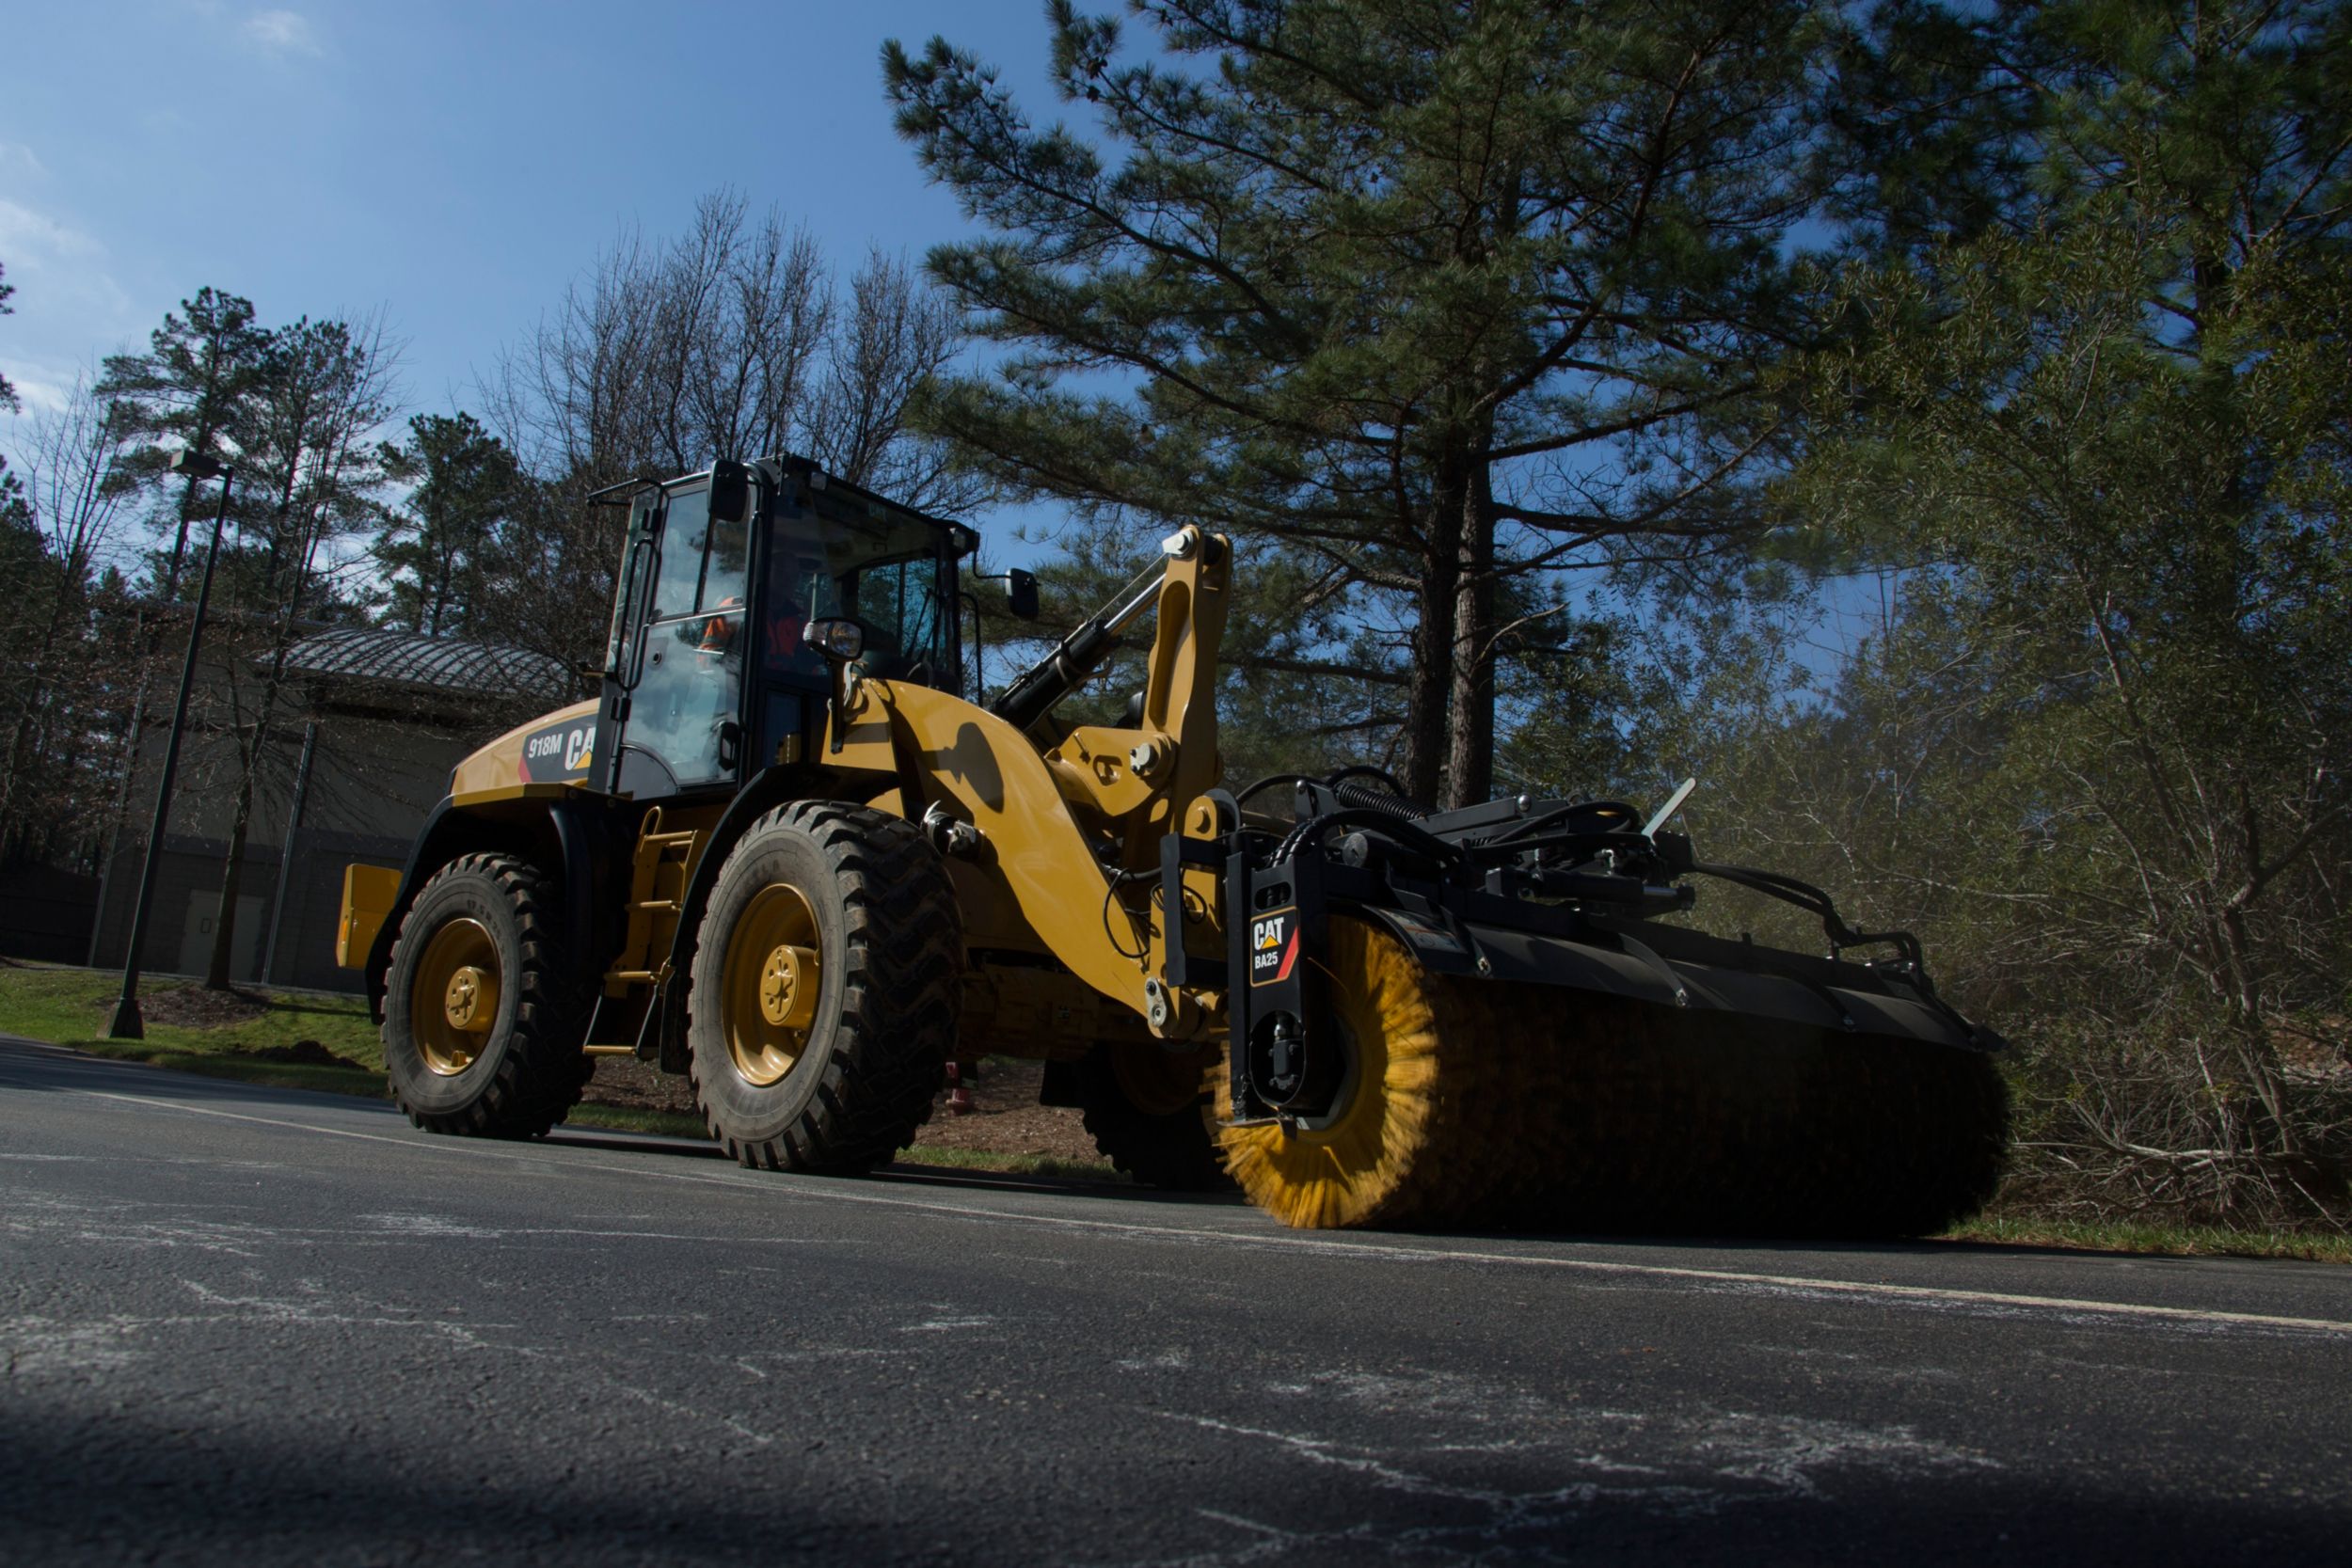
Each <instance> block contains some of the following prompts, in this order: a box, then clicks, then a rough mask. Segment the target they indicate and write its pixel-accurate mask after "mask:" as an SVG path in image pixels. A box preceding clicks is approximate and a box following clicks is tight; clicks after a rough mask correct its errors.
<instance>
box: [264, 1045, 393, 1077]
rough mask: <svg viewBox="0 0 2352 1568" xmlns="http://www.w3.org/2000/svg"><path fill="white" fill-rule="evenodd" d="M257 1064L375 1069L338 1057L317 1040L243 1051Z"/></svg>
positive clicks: (361, 1069)
mask: <svg viewBox="0 0 2352 1568" xmlns="http://www.w3.org/2000/svg"><path fill="white" fill-rule="evenodd" d="M238 1054H239V1055H242V1056H250V1057H252V1058H253V1059H254V1060H255V1061H257V1062H298V1063H300V1064H301V1065H302V1066H304V1067H347V1068H356V1069H358V1070H359V1071H361V1072H373V1071H374V1070H375V1069H373V1068H372V1067H370V1066H368V1064H367V1063H365V1062H355V1061H353V1060H352V1059H351V1058H350V1057H348V1056H338V1055H336V1054H335V1053H333V1052H332V1051H329V1050H327V1049H326V1047H325V1046H323V1045H321V1044H320V1043H319V1042H318V1041H316V1040H296V1041H294V1044H292V1045H265V1046H262V1048H261V1049H259V1050H257V1051H243V1052H239V1053H238Z"/></svg>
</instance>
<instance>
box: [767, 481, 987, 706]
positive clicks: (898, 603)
mask: <svg viewBox="0 0 2352 1568" xmlns="http://www.w3.org/2000/svg"><path fill="white" fill-rule="evenodd" d="M945 544H946V541H945V540H944V539H943V537H942V535H941V532H940V531H939V529H938V528H937V527H936V526H935V525H933V524H930V523H927V522H922V521H918V520H916V519H914V518H913V517H909V516H907V515H904V514H902V513H894V512H890V511H886V510H883V509H881V508H879V507H878V508H875V509H873V510H872V511H870V512H869V513H866V514H864V515H855V514H852V515H821V514H814V513H809V512H802V513H800V514H799V515H790V516H786V517H783V518H780V519H779V520H778V521H777V524H776V538H775V547H774V548H773V549H772V550H771V551H770V552H769V557H768V626H769V636H768V645H767V649H766V657H767V668H768V672H769V673H771V674H775V675H798V676H816V677H818V678H820V679H821V678H822V677H823V675H824V673H825V666H824V661H823V660H822V659H821V658H819V657H818V656H817V655H816V654H815V653H813V652H811V651H810V650H808V649H806V648H804V647H803V646H802V641H801V640H802V633H803V628H804V627H805V626H807V624H808V623H809V622H810V621H813V620H819V619H823V618H825V617H829V616H838V615H846V616H850V617H853V618H854V619H856V620H857V622H858V623H859V624H860V625H862V626H864V627H865V628H866V656H865V664H866V669H867V670H868V671H869V672H871V673H874V674H876V675H878V676H882V677H884V678H891V679H902V680H912V681H917V682H920V683H922V684H924V685H927V686H949V685H952V684H953V682H954V679H955V652H954V648H953V645H952V644H951V643H950V641H949V638H950V636H951V635H952V631H953V626H952V621H951V617H950V614H949V611H948V608H947V603H946V592H947V589H946V581H947V579H946V572H947V571H948V569H949V568H948V565H947V559H946V548H945Z"/></svg>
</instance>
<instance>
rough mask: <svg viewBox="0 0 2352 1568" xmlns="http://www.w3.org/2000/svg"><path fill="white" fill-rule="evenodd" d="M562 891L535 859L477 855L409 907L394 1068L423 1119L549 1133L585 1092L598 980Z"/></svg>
mask: <svg viewBox="0 0 2352 1568" xmlns="http://www.w3.org/2000/svg"><path fill="white" fill-rule="evenodd" d="M555 903H556V901H555V899H554V897H553V895H552V883H551V882H550V880H549V879H548V878H547V877H545V876H544V875H542V874H541V873H540V872H539V871H538V870H537V868H535V867H533V866H532V865H531V864H530V863H528V862H526V861H521V860H517V859H516V858H515V857H514V856H512V855H465V856H461V857H460V858H458V859H457V860H454V861H452V862H451V863H449V864H447V865H445V866H443V867H441V869H440V870H438V871H437V872H435V873H434V874H433V877H432V879H431V880H429V881H427V882H426V883H425V884H424V888H423V891H421V893H419V894H418V895H417V897H416V901H415V902H414V903H412V904H410V905H409V906H408V911H407V913H406V914H405V916H403V917H402V920H401V923H400V933H399V936H398V937H397V938H396V939H395V940H394V942H393V943H392V955H391V966H390V968H389V971H388V972H387V974H386V983H385V992H384V1033H383V1039H384V1068H385V1073H386V1076H387V1077H388V1078H389V1080H390V1082H391V1091H392V1100H393V1102H394V1103H396V1104H397V1105H399V1106H400V1108H401V1109H402V1110H403V1111H405V1112H406V1113H407V1114H408V1119H409V1120H410V1121H412V1122H414V1123H415V1124H416V1125H417V1126H419V1127H421V1128H423V1129H424V1130H425V1131H427V1132H451V1133H457V1134H460V1135H463V1136H468V1137H477V1138H535V1137H537V1136H539V1135H540V1134H541V1133H543V1132H547V1131H548V1129H549V1128H551V1127H553V1126H555V1124H556V1123H558V1122H560V1121H562V1120H563V1119H564V1117H565V1116H566V1115H567V1114H568V1113H569V1112H570V1110H571V1108H572V1107H573V1106H574V1105H576V1104H578V1103H579V1102H580V1085H582V1084H584V1083H586V1082H587V1080H588V1072H589V1069H590V1066H591V1064H590V1062H589V1060H588V1056H587V1053H585V1052H584V1051H582V1050H581V1049H580V1047H581V1039H582V1036H583V1035H584V1034H585V1032H586V1028H587V1017H586V1008H585V1006H584V1005H583V1004H584V1002H585V1000H586V995H587V987H586V984H585V983H584V982H583V981H582V979H581V978H580V975H579V974H577V973H576V972H575V970H574V967H573V964H572V960H571V957H570V955H568V954H566V953H565V952H564V949H563V946H562V943H561V942H560V941H559V940H558V939H557V937H556V935H555V932H556V920H555Z"/></svg>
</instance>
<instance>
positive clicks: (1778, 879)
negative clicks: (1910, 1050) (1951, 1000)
mask: <svg viewBox="0 0 2352 1568" xmlns="http://www.w3.org/2000/svg"><path fill="white" fill-rule="evenodd" d="M1691 869H1692V870H1693V871H1695V872H1697V873H1699V874H1700V875H1701V876H1704V877H1713V878H1716V879H1719V880H1722V881H1726V882H1731V883H1735V884H1737V885H1738V886H1740V887H1744V888H1748V889H1751V890H1753V891H1754V892H1756V893H1761V894H1763V895H1766V896H1768V897H1772V898H1777V899H1779V900H1780V901H1781V902H1782V903H1784V904H1791V905H1794V906H1795V907H1796V908H1798V909H1801V910H1803V911H1805V912H1806V913H1807V914H1812V915H1818V916H1819V917H1820V922H1821V934H1822V935H1824V936H1826V937H1828V938H1829V942H1830V946H1831V947H1833V948H1840V947H1867V946H1870V945H1873V944H1875V943H1878V942H1892V943H1893V944H1894V945H1895V947H1896V948H1897V949H1898V950H1899V952H1900V953H1901V954H1902V956H1903V958H1905V959H1906V960H1907V961H1908V962H1909V963H1910V964H1911V966H1912V968H1913V969H1914V970H1915V971H1917V972H1918V973H1919V974H1921V975H1922V976H1924V975H1925V974H1926V956H1925V954H1924V953H1923V952H1922V950H1921V949H1920V946H1919V939H1918V938H1917V937H1915V936H1913V935H1912V934H1911V933H1910V932H1909V931H1862V930H1856V929H1855V928H1854V927H1851V926H1849V925H1847V924H1846V920H1845V917H1844V916H1843V915H1841V914H1839V913H1838V912H1837V905H1836V902H1835V901H1833V900H1832V899H1831V897H1830V895H1828V894H1826V893H1824V892H1822V891H1821V890H1820V888H1818V887H1815V886H1814V885H1813V884H1812V883H1810V882H1801V881H1799V880H1797V879H1796V878H1794V877H1787V876H1783V875H1782V874H1781V873H1779V872H1777V871H1756V870H1752V869H1750V868H1749V867H1746V866H1741V865H1710V864H1708V863H1706V862H1704V861H1693V862H1692V863H1691Z"/></svg>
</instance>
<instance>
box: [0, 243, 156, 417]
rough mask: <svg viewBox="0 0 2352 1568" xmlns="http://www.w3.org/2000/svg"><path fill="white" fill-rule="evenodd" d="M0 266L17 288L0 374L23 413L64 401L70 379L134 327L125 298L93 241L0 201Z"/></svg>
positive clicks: (0, 335)
mask: <svg viewBox="0 0 2352 1568" xmlns="http://www.w3.org/2000/svg"><path fill="white" fill-rule="evenodd" d="M0 265H5V266H6V267H7V269H8V272H7V281H8V283H10V284H12V285H13V286H14V287H15V289H16V295H15V297H14V298H12V299H10V300H9V301H8V304H9V305H10V306H11V307H12V308H13V310H14V313H13V314H11V315H8V316H0V342H5V344H6V348H7V353H6V355H5V356H0V373H5V374H6V375H7V376H8V379H9V380H10V381H12V382H14V383H15V384H16V390H17V394H18V395H19V396H20V397H22V398H23V399H24V406H25V409H26V411H27V412H30V411H32V410H34V409H36V408H42V407H53V406H56V404H60V403H62V402H63V401H64V399H65V394H66V391H67V389H68V388H71V387H72V385H73V377H74V375H75V373H76V372H78V371H79V370H80V369H81V368H82V366H83V364H84V363H85V362H86V361H87V358H88V356H90V355H91V354H92V353H93V352H97V353H104V352H107V351H109V350H111V349H113V348H114V347H116V346H117V345H118V344H119V342H120V341H122V340H124V339H125V338H127V337H129V336H130V335H131V333H132V332H133V331H134V330H135V328H136V327H137V325H138V321H137V319H136V317H135V315H134V313H133V310H132V307H131V298H130V295H129V294H127V293H124V292H123V289H122V287H121V285H119V283H117V282H116V281H115V279H114V276H113V274H112V273H110V272H108V271H107V268H106V247H105V245H103V244H101V243H100V242H99V240H98V239H97V238H96V236H94V235H92V234H89V233H87V232H86V231H85V230H80V229H77V228H74V227H73V226H72V224H70V223H66V222H62V221H60V220H58V219H56V218H54V217H51V216H50V215H49V214H46V213H42V212H39V211H37V210H35V209H33V208H31V207H27V206H25V205H24V204H23V203H22V202H16V201H9V200H7V199H4V198H0Z"/></svg>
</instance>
